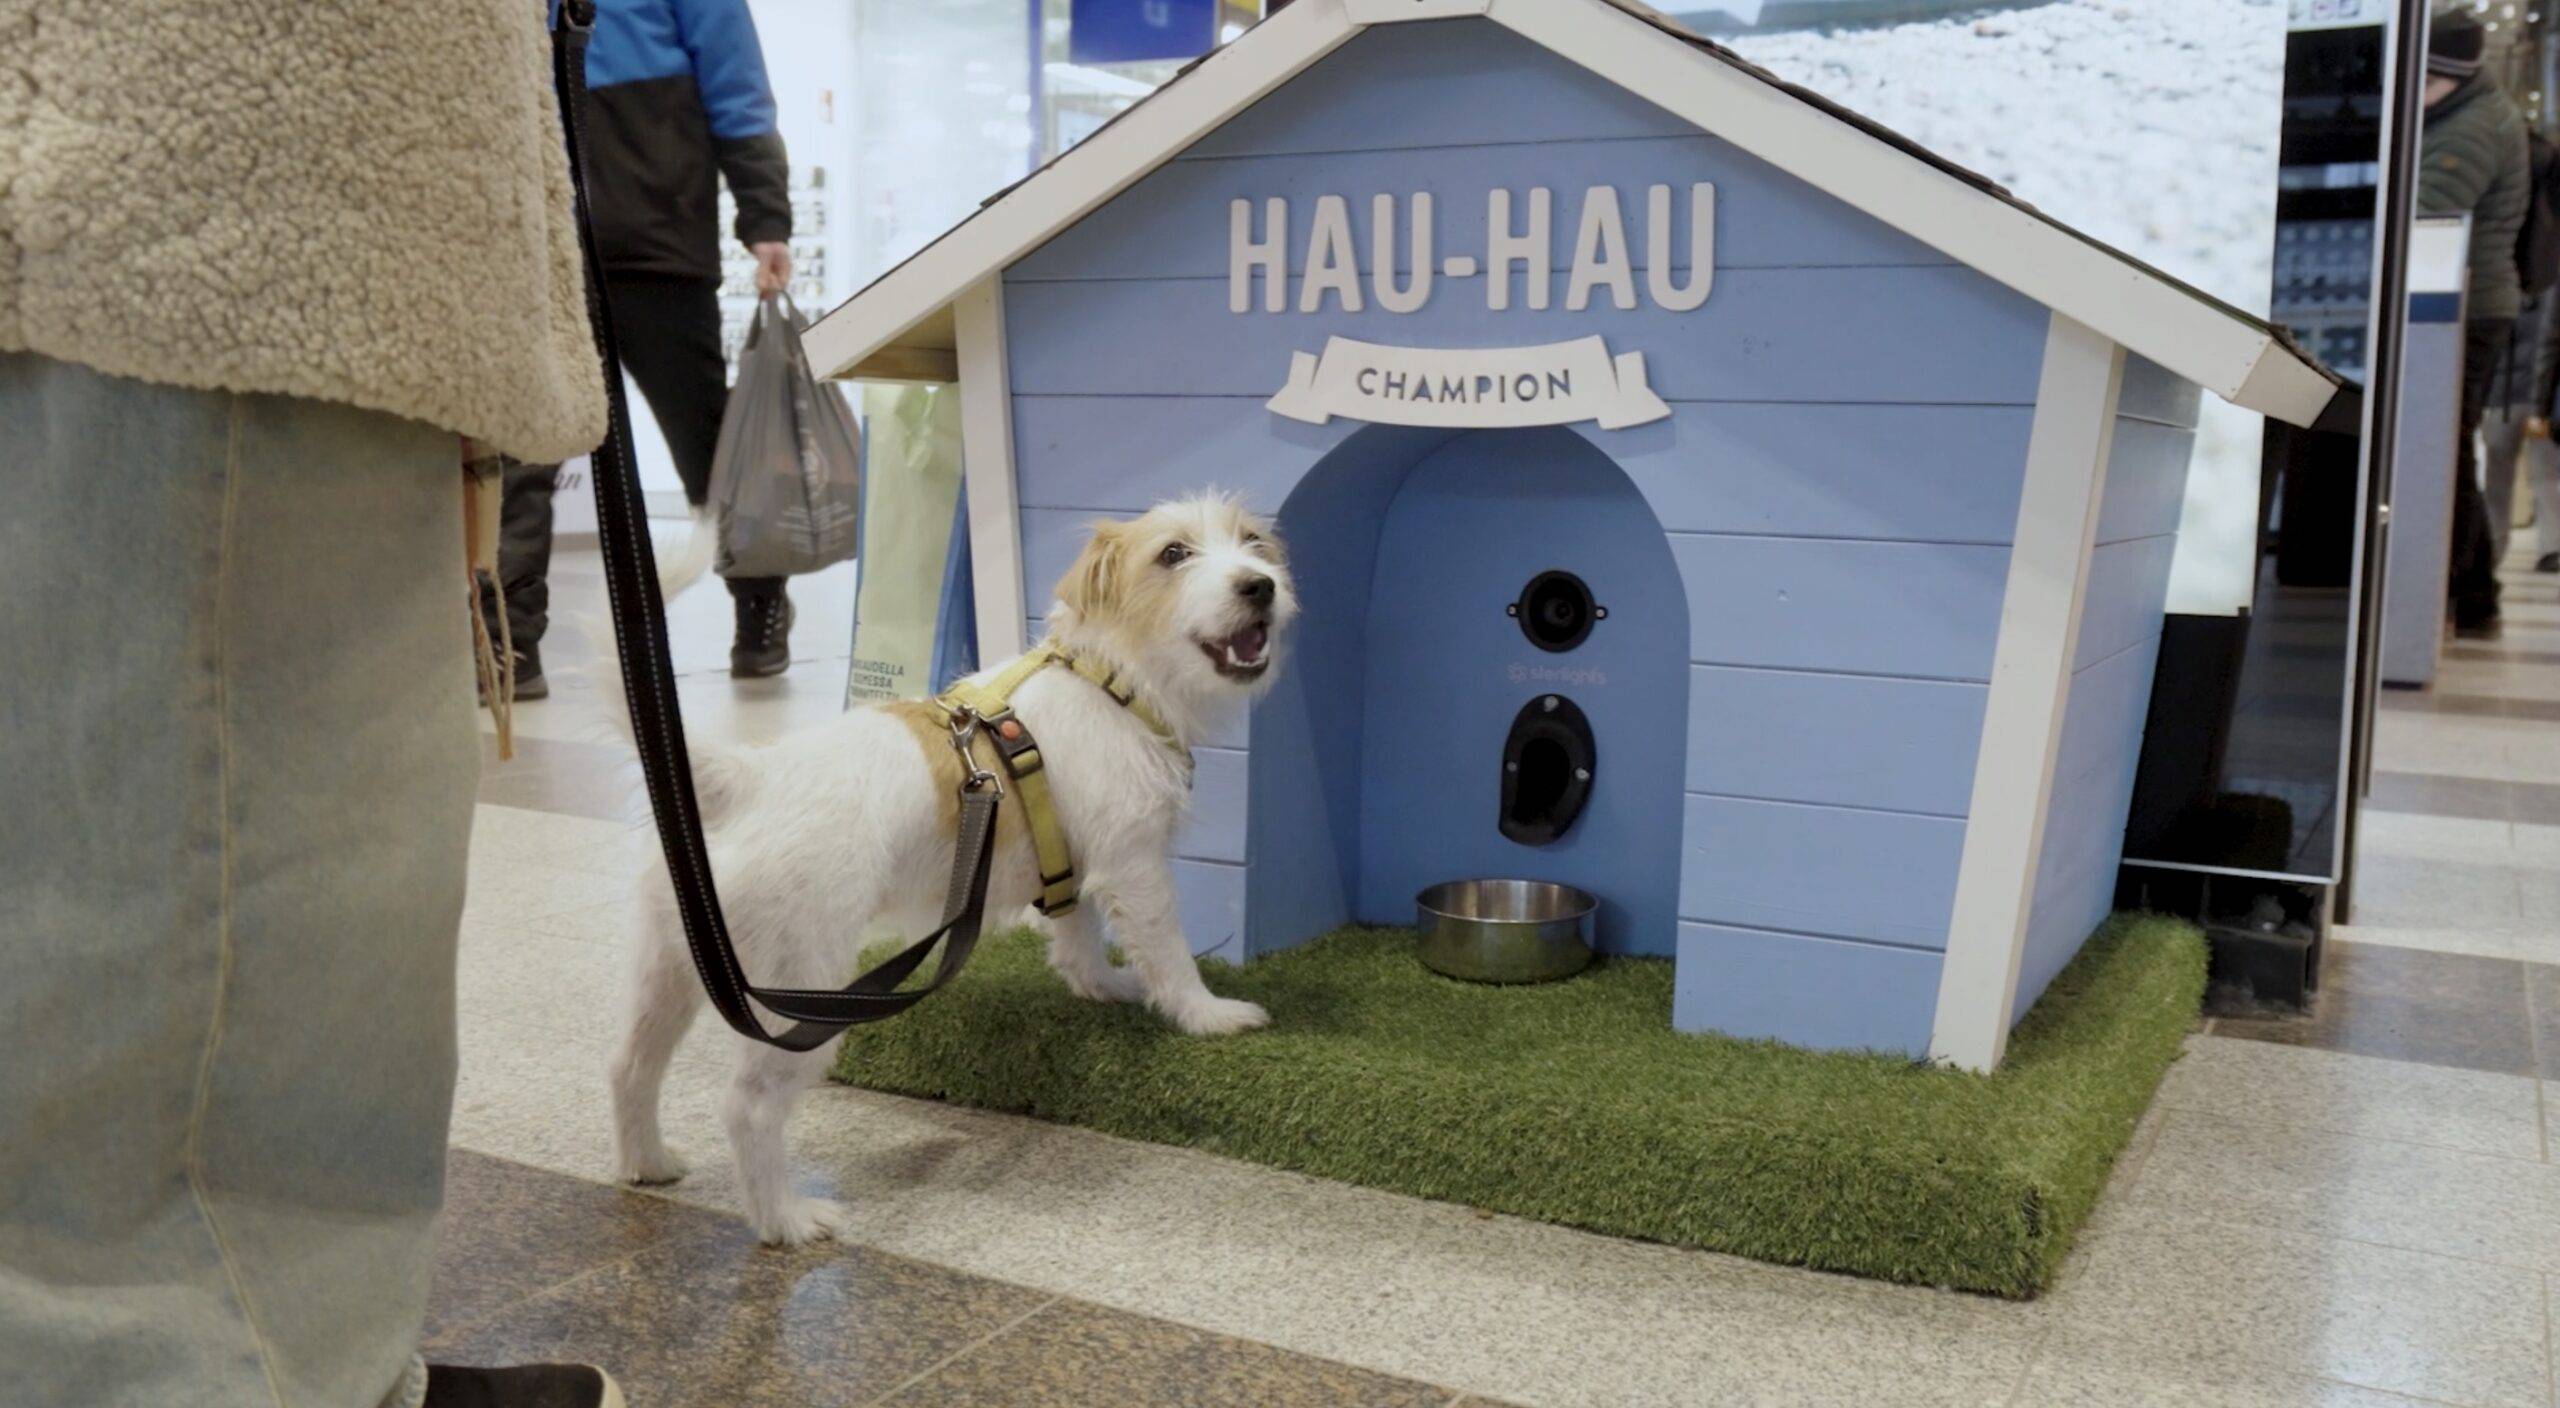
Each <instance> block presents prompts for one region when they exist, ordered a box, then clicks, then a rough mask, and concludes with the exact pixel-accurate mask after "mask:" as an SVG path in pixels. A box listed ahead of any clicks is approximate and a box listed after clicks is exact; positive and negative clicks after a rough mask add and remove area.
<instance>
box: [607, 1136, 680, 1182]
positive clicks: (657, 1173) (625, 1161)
mask: <svg viewBox="0 0 2560 1408" xmlns="http://www.w3.org/2000/svg"><path fill="white" fill-rule="evenodd" d="M692 1167H693V1166H692V1165H691V1164H688V1163H686V1162H685V1158H684V1155H682V1154H679V1153H677V1152H676V1151H675V1150H673V1149H670V1148H668V1147H667V1146H666V1145H664V1144H661V1145H659V1146H658V1147H657V1148H655V1149H642V1150H638V1151H636V1152H632V1153H626V1154H623V1155H622V1156H621V1157H619V1158H617V1159H615V1160H614V1161H613V1176H614V1177H615V1178H616V1179H619V1180H620V1181H622V1182H624V1183H643V1184H646V1183H674V1182H676V1181H678V1180H679V1179H681V1178H683V1177H684V1176H685V1174H686V1173H688V1172H690V1171H691V1169H692Z"/></svg>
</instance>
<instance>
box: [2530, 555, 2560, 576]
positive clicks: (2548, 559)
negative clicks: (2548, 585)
mask: <svg viewBox="0 0 2560 1408" xmlns="http://www.w3.org/2000/svg"><path fill="white" fill-rule="evenodd" d="M2533 570H2534V571H2536V572H2560V552H2546V553H2544V554H2543V555H2542V556H2540V557H2537V558H2535V559H2534V560H2533Z"/></svg>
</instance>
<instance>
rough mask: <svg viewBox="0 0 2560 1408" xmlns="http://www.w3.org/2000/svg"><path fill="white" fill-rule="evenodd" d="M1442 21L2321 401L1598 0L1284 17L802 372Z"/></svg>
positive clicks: (2046, 296)
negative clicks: (1256, 109)
mask: <svg viewBox="0 0 2560 1408" xmlns="http://www.w3.org/2000/svg"><path fill="white" fill-rule="evenodd" d="M1443 11H1446V12H1449V13H1467V14H1472V13H1482V14H1484V15H1485V16H1486V17H1488V18H1490V19H1491V20H1493V21H1494V22H1495V23H1497V24H1501V25H1503V26H1505V27H1506V28H1509V29H1511V30H1512V31H1514V32H1516V33H1518V34H1520V35H1521V36H1523V37H1524V38H1527V39H1529V40H1531V41H1532V42H1534V43H1537V44H1539V45H1541V46H1543V47H1545V48H1546V49H1548V50H1550V51H1552V52H1554V53H1556V54H1558V55H1560V56H1562V57H1564V58H1566V59H1569V60H1571V61H1573V62H1574V63H1577V64H1580V65H1582V66H1583V67H1585V68H1588V69H1590V70H1591V71H1593V72H1594V73H1597V74H1599V75H1600V76H1602V77H1604V78H1607V79H1609V80H1610V81H1611V82H1614V83H1616V84H1618V85H1620V86H1621V87H1623V88H1625V89H1627V90H1628V91H1629V92H1631V93H1634V94H1636V95H1637V96H1639V97H1642V98H1644V99H1646V100H1647V101H1649V102H1652V103H1653V104H1655V105H1656V106H1658V107H1661V108H1663V109H1665V110H1666V111H1669V112H1671V113H1674V114H1676V115H1678V116H1680V117H1682V118H1685V119H1687V120H1688V121H1689V122H1691V123H1693V124H1695V125H1696V126H1698V127H1699V128H1701V129H1702V130H1704V131H1707V132H1711V133H1713V134H1714V135H1715V136H1717V137H1718V138H1720V139H1722V140H1724V141H1727V142H1731V143H1732V144H1733V145H1735V146H1736V147H1739V148H1741V149H1742V150H1744V151H1746V152H1749V153H1751V154H1752V155H1753V156H1756V157H1759V158H1760V159H1761V160H1763V161H1766V162H1768V163H1769V164H1771V165H1772V166H1775V167H1777V168H1778V169H1780V170H1782V171H1785V172H1787V173H1788V174H1790V175H1792V176H1795V177H1796V178H1798V179H1800V180H1803V181H1805V182H1807V183H1808V184H1810V185H1812V186H1814V187H1816V188H1817V189H1820V190H1822V191H1824V192H1825V193H1827V194H1829V195H1831V196H1832V197H1834V198H1835V199H1838V200H1840V201H1842V202H1844V203H1846V204H1848V205H1850V206H1852V207H1854V208H1856V209H1858V210H1862V211H1864V212H1866V213H1867V214H1869V215H1872V216H1874V217H1875V218H1877V219H1878V220H1881V221H1883V222H1884V223H1885V224H1887V225H1890V226H1893V227H1894V228H1896V229H1898V230H1901V231H1902V232H1904V233H1905V234H1908V235H1910V236H1912V237H1913V238H1915V239H1917V240H1919V241H1921V242H1922V243H1924V244H1927V245H1929V246H1931V247H1933V248H1935V249H1937V250H1939V251H1940V252H1942V253H1944V254H1946V255H1947V256H1948V257H1950V258H1952V259H1955V260H1957V261H1959V262H1961V263H1963V264H1966V265H1968V266H1970V267H1972V268H1973V269H1975V270H1977V271H1979V272H1981V273H1982V274H1984V275H1985V276H1987V277H1989V278H1991V279H1993V280H1995V281H1997V282H1999V283H2002V284H2005V285H2007V286H2008V287H2010V288H2013V289H2016V290H2017V291H2018V292H2020V293H2022V294H2024V295H2026V296H2027V297H2029V298H2032V299H2035V300H2036V301H2037V302H2039V303H2041V304H2043V305H2044V306H2045V307H2047V308H2050V309H2052V310H2054V311H2056V312H2059V313H2062V314H2064V315H2066V316H2068V317H2070V318H2072V319H2074V320H2076V321H2078V322H2081V323H2085V324H2087V325H2088V326H2090V327H2092V328H2095V329H2097V330H2098V331H2099V332H2101V333H2104V334H2105V335H2106V336H2108V337H2110V338H2113V339H2114V340H2115V341H2117V342H2118V343H2120V344H2122V345H2123V346H2124V347H2125V348H2126V349H2127V350H2128V351H2131V352H2133V353H2135V354H2136V355H2139V356H2142V357H2145V358H2148V359H2149V360H2151V361H2153V362H2157V363H2159V364H2160V365H2161V366H2163V367H2165V368H2167V369H2168V370H2170V371H2171V372H2174V373H2176V374H2177V375H2179V376H2181V377H2184V378H2186V379H2187V380H2189V381H2192V382H2194V383H2196V384H2197V385H2199V386H2201V387H2204V388H2205V389H2206V390H2208V391H2211V392H2213V393H2214V394H2215V395H2217V396H2220V397H2222V398H2223V399H2225V400H2228V401H2231V402H2232V403H2234V404H2236V405H2239V406H2243V407H2246V408H2247V409H2249V410H2253V411H2258V412H2262V413H2264V414H2266V415H2270V416H2274V417H2276V418H2277V419H2279V420H2283V421H2287V422H2290V423H2292V424H2295V425H2306V424H2308V423H2310V421H2311V420H2312V418H2314V417H2315V416H2317V415H2318V414H2319V413H2320V410H2321V408H2322V407H2323V406H2325V405H2326V404H2327V403H2328V401H2329V398H2330V396H2331V395H2332V394H2333V393H2334V391H2335V389H2336V387H2335V384H2334V383H2333V382H2331V380H2330V379H2329V378H2328V377H2327V376H2326V375H2325V374H2324V373H2322V372H2321V371H2320V370H2319V368H2318V367H2317V366H2316V365H2315V364H2313V363H2311V362H2309V361H2307V360H2306V359H2305V358H2304V357H2303V356H2302V355H2301V354H2299V353H2297V352H2295V351H2294V350H2293V349H2292V348H2290V347H2288V346H2286V345H2285V343H2284V342H2283V341H2281V340H2280V339H2278V338H2275V337H2273V336H2270V335H2269V334H2268V332H2267V331H2266V330H2265V329H2264V328H2261V327H2258V326H2256V325H2254V324H2252V323H2251V322H2250V321H2248V320H2247V319H2244V318H2239V317H2235V316H2233V315H2232V314H2230V313H2229V312H2227V311H2225V310H2224V309H2223V308H2221V307H2219V306H2217V305H2215V304H2214V303H2213V302H2211V301H2210V300H2208V299H2206V298H2204V297H2201V296H2200V295H2198V294H2196V293H2194V292H2192V291H2190V290H2188V289H2185V288H2182V287H2180V286H2179V285H2177V284H2176V283H2174V282H2171V281H2170V280H2168V279H2166V278H2163V277H2161V276H2159V275H2157V274H2155V273H2152V272H2150V271H2148V270H2145V269H2143V268H2141V267H2139V266H2137V265H2134V264H2131V263H2128V262H2127V261H2126V260H2124V259H2123V258H2121V257H2119V256H2117V255H2116V254H2114V253H2112V252H2110V251H2108V250H2107V249H2105V248H2103V247H2101V246H2098V245H2095V244H2092V243H2090V242H2089V241H2087V240H2085V239H2082V238H2081V237H2079V236H2077V235H2075V234H2073V233H2071V232H2070V231H2068V230H2065V229H2062V228H2060V227H2058V226H2056V225H2054V224H2052V223H2050V222H2048V221H2046V220H2043V219H2040V218H2038V217H2037V216H2036V215H2034V214H2032V213H2030V212H2028V211H2026V210H2022V209H2020V208H2018V207H2017V206H2015V205H2012V204H2010V203H2009V202H2007V201H2004V200H2002V199H2000V198H1998V197H1996V196H1994V195H1992V194H1991V193H1990V192H1988V191H1985V190H1982V189H1980V188H1979V187H1976V186H1974V185H1971V184H1969V183H1967V182H1966V181H1964V180H1961V179H1959V178H1958V177H1956V176H1954V175H1952V174H1950V173H1948V172H1946V171H1943V170H1940V169H1939V168H1938V167H1936V166H1933V165H1931V164H1930V163H1928V162H1926V161H1923V160H1921V159H1919V158H1917V157H1915V156H1913V155H1911V154H1910V153H1908V152H1906V151H1903V150H1901V149H1899V148H1897V147H1895V146H1894V145H1893V144H1892V143H1890V142H1887V141H1885V140H1883V139H1882V138H1879V137H1877V136H1875V135H1873V134H1872V133H1869V132H1866V131H1862V130H1860V129H1859V128H1858V127H1857V126H1855V125H1854V124H1852V123H1849V122H1845V121H1843V120H1841V119H1840V118H1838V117H1835V116H1833V115H1832V114H1830V113H1827V112H1825V111H1823V110H1822V109H1821V108H1819V107H1816V106H1814V105H1813V104H1811V103H1808V102H1805V101H1804V100H1803V99H1801V98H1798V97H1796V96H1795V95H1794V94H1792V93H1789V92H1787V91H1786V90H1785V89H1783V88H1779V87H1776V86H1774V85H1772V84H1770V83H1768V82H1764V81H1762V80H1761V79H1759V78H1756V77H1754V76H1752V75H1751V74H1749V73H1747V72H1745V71H1743V70H1742V69H1739V68H1736V67H1735V66H1734V65H1732V64H1730V63H1727V62H1724V61H1723V60H1720V59H1718V58H1716V57H1715V56H1713V55H1711V54H1709V53H1707V52H1705V51H1703V50H1701V49H1699V48H1697V47H1696V46H1694V45H1691V44H1689V43H1687V42H1685V41H1683V40H1682V39H1680V38H1679V37H1678V36H1676V35H1673V34H1669V33H1665V32H1664V31H1662V30H1661V29H1659V28H1656V27H1655V26H1654V25H1652V24H1650V23H1647V22H1646V21H1645V20H1643V19H1641V18H1638V17H1637V16H1635V15H1633V14H1631V13H1629V12H1627V11H1626V10H1624V9H1621V8H1619V6H1618V5H1616V4H1614V3H1611V0H1297V3H1295V4H1293V5H1291V6H1289V8H1287V9H1285V10H1282V11H1280V12H1279V13H1278V14H1276V15H1274V16H1272V17H1271V18H1270V19H1267V20H1265V21H1263V22H1262V23H1261V24H1258V25H1256V26H1254V28H1253V29H1252V30H1251V31H1249V32H1248V33H1247V34H1246V35H1245V36H1244V37H1243V38H1241V39H1239V40H1237V41H1236V42H1235V43H1233V44H1230V45H1228V46H1226V47H1225V48H1223V49H1220V50H1218V51H1217V52H1215V53H1213V54H1211V55H1210V56H1209V57H1208V58H1207V59H1204V60H1202V61H1201V62H1200V63H1199V64H1197V65H1196V66H1194V67H1193V68H1192V69H1191V70H1190V71H1189V72H1187V73H1185V74H1184V75H1182V76H1181V77H1180V78H1178V79H1176V80H1175V81H1174V82H1173V83H1171V84H1169V85H1167V86H1166V87H1165V88H1164V89H1162V90H1160V91H1159V92H1158V93H1157V94H1156V96H1154V97H1153V98H1150V99H1147V100H1146V101H1144V102H1143V103H1141V104H1140V105H1139V106H1137V107H1135V108H1132V109H1131V110H1130V111H1129V112H1128V114H1127V115H1125V116H1124V117H1122V118H1121V119H1120V120H1118V121H1116V122H1113V123H1111V124H1109V125H1108V126H1106V127H1104V128H1103V129H1102V130H1101V131H1099V132H1097V133H1095V134H1094V135H1093V136H1092V137H1090V138H1088V139H1087V140H1086V141H1085V142H1084V143H1083V144H1082V145H1081V146H1078V147H1076V148H1075V149H1073V150H1071V151H1069V152H1068V153H1067V154H1066V155H1064V156H1062V157H1060V158H1059V159H1058V160H1057V161H1055V162H1052V163H1051V164H1050V165H1048V166H1047V167H1044V168H1042V169H1041V170H1040V171H1038V172H1036V173H1034V174H1033V175H1032V176H1031V177H1030V178H1029V179H1027V180H1025V181H1024V182H1023V183H1022V184H1021V185H1019V186H1017V187H1015V188H1014V189H1013V190H1011V191H1008V192H1006V193H1005V194H1003V195H1002V196H999V197H998V198H996V199H995V200H993V201H991V202H989V203H988V204H987V205H986V206H985V207H984V208H982V209H980V210H979V211H978V212H977V213H976V214H975V215H972V216H971V217H970V218H969V219H968V220H966V221H964V222H962V223H961V224H960V225H959V226H958V227H956V228H955V229H953V230H952V231H951V233H949V234H947V235H945V236H944V237H943V238H942V239H941V240H939V241H937V242H936V243H934V244H932V245H929V246H927V247H926V248H925V250H924V251H923V252H922V253H920V254H918V255H917V256H915V257H914V258H913V259H910V260H908V261H907V262H906V263H904V264H902V265H899V266H898V267H897V268H895V269H892V270H890V271H889V272H888V273H887V274H885V275H883V276H881V278H880V279H879V280H878V281H877V282H875V283H873V284H872V285H871V286H870V287H869V288H866V289H864V290H862V291H861V292H860V293H857V294H855V295H854V296H853V297H852V298H850V299H848V300H846V302H845V303H844V304H843V305H842V306H840V307H838V308H837V309H836V310H835V311H834V312H832V313H829V314H828V315H827V316H826V317H824V318H822V319H820V320H819V321H818V323H817V324H816V325H815V326H814V327H812V328H811V329H810V330H809V333H808V337H807V344H808V350H809V357H810V361H811V363H812V365H814V366H816V367H819V368H822V369H823V374H825V375H828V376H841V375H845V374H846V373H848V372H850V371H854V370H856V369H857V368H858V367H859V365H860V364H861V363H862V362H863V361H864V360H865V359H866V358H868V357H870V356H871V355H872V354H873V353H874V352H877V351H879V350H880V349H881V348H883V347H887V346H890V345H892V344H895V343H897V342H899V341H900V339H901V338H902V337H903V336H904V335H905V334H906V333H907V332H908V331H909V330H910V329H912V328H914V327H916V326H917V325H918V324H920V323H923V322H925V321H926V320H928V319H931V318H934V317H935V316H936V315H937V314H939V313H940V312H942V310H944V309H946V308H948V307H949V306H950V305H951V303H952V302H954V301H955V300H956V299H958V298H959V296H960V295H961V294H962V293H963V292H964V291H966V290H967V289H968V288H969V287H971V286H972V285H974V284H975V283H976V282H977V281H978V280H979V279H981V278H984V277H986V276H987V275H988V274H990V273H994V272H997V271H1000V270H1002V269H1004V268H1005V267H1007V266H1008V265H1010V264H1012V263H1013V262H1014V261H1015V260H1017V259H1019V258H1021V257H1022V256H1023V255H1025V254H1027V253H1029V252H1030V251H1031V250H1033V249H1035V248H1037V247H1039V245H1040V244H1042V243H1043V242H1045V241H1046V240H1048V239H1049V238H1050V237H1051V236H1053V235H1055V234H1057V233H1058V232H1059V231H1061V230H1063V229H1065V228H1067V227H1068V226H1069V225H1072V224H1074V223H1075V222H1076V221H1077V220H1080V219H1082V218H1083V217H1084V216H1085V215H1087V214H1089V213H1091V212H1092V211H1093V210H1095V209H1096V208H1098V207H1099V206H1101V205H1102V204H1103V203H1104V202H1105V201H1108V200H1109V199H1111V198H1112V197H1113V196H1115V195H1118V194H1119V193H1120V192H1121V191H1123V190H1126V189H1127V188H1128V187H1130V186H1131V185H1133V184H1135V183H1136V182H1137V181H1138V180H1139V179H1140V178H1141V177H1143V176H1145V175H1146V174H1147V173H1149V172H1151V171H1153V170H1155V169H1156V168H1157V167H1159V166H1161V165H1163V164H1164V163H1165V162H1167V161H1170V160H1172V159H1173V158H1174V157H1175V156H1176V155H1178V154H1179V153H1181V152H1182V151H1183V150H1184V149H1186V148H1188V147H1189V146H1190V145H1191V144H1192V143H1193V142H1196V141H1198V140H1199V139H1201V138H1202V137H1204V136H1206V135H1208V134H1209V133H1210V132H1211V131H1213V130H1215V129H1216V128H1218V127H1219V126H1221V125H1223V124H1224V123H1225V122H1226V121H1227V120H1228V119H1229V118H1232V117H1233V116H1235V115H1236V114H1237V113H1239V112H1241V111H1243V110H1244V109H1245V108H1246V107H1248V106H1250V105H1252V104H1253V103H1255V102H1257V101H1259V100H1260V99H1261V98H1262V97H1264V96H1265V95H1266V94H1268V93H1270V92H1271V91H1272V90H1274V89H1276V88H1278V87H1280V86H1281V85H1282V84H1284V83H1286V82H1288V81H1289V80H1290V79H1292V78H1295V77H1296V76H1297V75H1298V74H1300V73H1302V72H1304V71H1305V70H1306V69H1308V68H1309V67H1311V66H1313V65H1314V64H1315V63H1316V62H1317V61H1318V60H1320V59H1322V58H1323V57H1324V56H1326V55H1327V54H1330V53H1332V52H1333V51H1334V50H1335V49H1337V48H1339V47H1341V45H1342V44H1344V43H1345V42H1347V41H1348V40H1349V39H1350V38H1351V37H1352V36H1353V35H1355V34H1357V33H1359V31H1360V30H1361V29H1362V28H1364V27H1365V25H1366V24H1368V23H1381V22H1395V21H1401V20H1406V19H1428V18H1440V17H1443V14H1442V12H1443ZM1361 16H1378V18H1376V19H1367V20H1364V19H1363V18H1360V17H1361Z"/></svg>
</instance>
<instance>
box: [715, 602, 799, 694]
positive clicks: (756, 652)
mask: <svg viewBox="0 0 2560 1408" xmlns="http://www.w3.org/2000/svg"><path fill="white" fill-rule="evenodd" d="M791 617H792V610H791V598H790V597H789V596H788V595H785V594H784V593H782V592H778V591H774V592H757V593H755V594H754V595H752V596H742V597H739V598H738V634H737V638H736V639H735V640H734V641H732V642H731V643H730V645H729V673H730V674H731V675H733V676H735V677H736V678H738V679H742V680H760V679H763V678H764V677H765V676H767V675H778V674H781V673H782V672H783V671H785V670H787V669H790V668H791Z"/></svg>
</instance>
